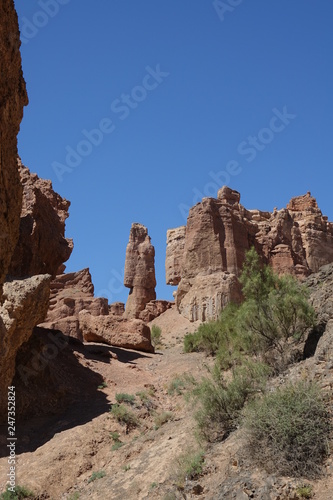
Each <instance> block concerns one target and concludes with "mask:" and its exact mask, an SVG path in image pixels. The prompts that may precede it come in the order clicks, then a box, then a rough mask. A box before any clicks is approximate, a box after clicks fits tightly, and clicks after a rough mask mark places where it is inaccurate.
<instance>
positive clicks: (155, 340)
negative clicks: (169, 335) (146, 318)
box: [150, 325, 162, 347]
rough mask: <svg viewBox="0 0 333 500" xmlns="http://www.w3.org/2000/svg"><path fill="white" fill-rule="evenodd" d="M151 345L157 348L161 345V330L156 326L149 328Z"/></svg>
mask: <svg viewBox="0 0 333 500" xmlns="http://www.w3.org/2000/svg"><path fill="white" fill-rule="evenodd" d="M150 335H151V343H152V344H153V346H154V347H158V346H159V345H160V344H161V336H162V330H161V328H160V327H159V326H157V325H152V327H151V333H150Z"/></svg>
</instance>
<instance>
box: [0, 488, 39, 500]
mask: <svg viewBox="0 0 333 500" xmlns="http://www.w3.org/2000/svg"><path fill="white" fill-rule="evenodd" d="M34 497H35V494H34V493H33V492H32V491H30V490H28V489H27V488H25V487H24V486H15V488H14V492H12V491H9V490H8V488H7V490H6V491H5V492H4V493H2V494H1V496H0V499H1V500H21V499H22V498H34Z"/></svg>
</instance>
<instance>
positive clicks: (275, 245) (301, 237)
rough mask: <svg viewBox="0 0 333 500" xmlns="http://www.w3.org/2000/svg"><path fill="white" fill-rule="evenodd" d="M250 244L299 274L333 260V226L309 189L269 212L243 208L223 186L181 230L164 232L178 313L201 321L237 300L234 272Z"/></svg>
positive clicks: (275, 265) (199, 206)
mask: <svg viewBox="0 0 333 500" xmlns="http://www.w3.org/2000/svg"><path fill="white" fill-rule="evenodd" d="M252 245H254V246H255V248H256V250H257V252H258V253H259V254H260V255H261V257H262V260H263V262H265V263H268V264H270V265H271V266H272V267H273V268H274V269H275V270H276V271H277V272H279V273H290V274H293V275H295V276H298V277H300V278H303V277H305V276H308V275H309V274H310V273H312V272H316V271H318V269H319V267H320V266H322V265H324V264H327V263H329V262H333V224H332V223H331V222H328V220H327V217H325V216H323V215H322V213H321V211H320V209H319V208H318V205H317V202H316V200H315V198H313V197H312V196H311V194H310V193H307V194H306V195H304V196H299V197H296V198H293V199H292V200H291V201H290V203H289V204H288V206H287V208H285V209H281V210H276V209H274V211H273V212H272V213H271V212H262V211H260V210H247V209H245V208H244V207H243V206H242V205H241V204H240V194H239V193H238V192H237V191H234V190H231V189H230V188H228V187H226V186H224V187H223V188H221V189H220V190H219V192H218V197H217V199H215V198H204V199H203V200H202V202H201V203H198V204H197V205H195V206H194V207H192V209H191V210H190V212H189V216H188V220H187V225H186V228H185V229H184V227H181V228H176V229H173V230H169V231H168V235H167V257H166V282H167V283H168V284H173V285H175V284H179V286H178V290H177V294H176V304H177V307H178V309H179V311H180V312H181V313H182V314H183V315H184V316H185V317H186V318H188V319H190V320H191V321H195V320H201V321H206V320H210V319H216V318H217V317H218V315H219V313H220V311H221V310H222V309H223V307H224V306H225V304H226V303H228V302H230V301H234V302H238V301H240V300H241V291H240V287H239V284H238V280H237V276H238V275H239V273H240V271H241V268H242V265H243V261H244V256H245V252H246V251H247V250H248V249H249V248H250V247H251V246H252Z"/></svg>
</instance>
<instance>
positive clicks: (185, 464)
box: [176, 450, 205, 487]
mask: <svg viewBox="0 0 333 500" xmlns="http://www.w3.org/2000/svg"><path fill="white" fill-rule="evenodd" d="M204 462H205V454H204V452H203V451H202V450H199V451H195V450H188V451H186V452H185V453H183V454H182V455H180V456H179V457H178V459H177V470H176V485H177V486H178V487H183V486H184V484H185V482H186V481H188V480H194V479H197V478H198V477H199V476H200V475H201V474H202V471H203V466H204Z"/></svg>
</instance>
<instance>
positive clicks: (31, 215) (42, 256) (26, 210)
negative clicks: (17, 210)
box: [8, 161, 73, 278]
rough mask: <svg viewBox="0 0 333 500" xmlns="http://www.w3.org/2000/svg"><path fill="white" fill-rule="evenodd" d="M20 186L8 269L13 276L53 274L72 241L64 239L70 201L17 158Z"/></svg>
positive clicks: (66, 254)
mask: <svg viewBox="0 0 333 500" xmlns="http://www.w3.org/2000/svg"><path fill="white" fill-rule="evenodd" d="M19 171H20V179H21V183H22V186H23V203H22V210H21V218H20V234H19V240H18V242H17V245H16V247H15V251H14V254H13V257H12V261H11V264H10V268H9V271H8V273H9V275H10V276H12V277H14V278H22V277H26V276H33V275H35V274H45V273H48V274H51V275H52V276H53V277H54V276H55V275H56V274H57V270H58V268H59V266H60V265H61V264H62V263H63V262H66V260H67V259H69V257H70V255H71V253H72V250H73V241H72V240H71V239H68V238H65V221H66V219H67V217H68V215H69V214H68V209H69V206H70V202H69V201H67V200H66V199H64V198H62V197H61V196H60V195H59V194H58V193H55V192H54V191H53V188H52V183H51V181H48V180H44V179H40V178H39V177H38V175H36V174H32V173H31V172H30V171H29V169H28V168H27V167H25V166H24V165H22V163H21V162H20V161H19Z"/></svg>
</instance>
